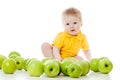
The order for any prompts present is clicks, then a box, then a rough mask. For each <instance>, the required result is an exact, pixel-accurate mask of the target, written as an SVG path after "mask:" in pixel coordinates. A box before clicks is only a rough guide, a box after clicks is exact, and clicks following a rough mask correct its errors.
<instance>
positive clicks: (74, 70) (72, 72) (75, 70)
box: [67, 63, 82, 78]
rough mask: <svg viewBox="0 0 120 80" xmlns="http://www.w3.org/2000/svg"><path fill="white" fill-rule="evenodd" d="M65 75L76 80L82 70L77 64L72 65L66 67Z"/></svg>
mask: <svg viewBox="0 0 120 80" xmlns="http://www.w3.org/2000/svg"><path fill="white" fill-rule="evenodd" d="M67 73H68V75H69V76H70V77H72V78H78V77H79V76H80V75H81V74H82V70H81V67H80V65H79V64H77V63H72V64H70V65H69V66H68V68H67Z"/></svg>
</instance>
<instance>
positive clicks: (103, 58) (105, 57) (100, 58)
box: [100, 57, 108, 59]
mask: <svg viewBox="0 0 120 80" xmlns="http://www.w3.org/2000/svg"><path fill="white" fill-rule="evenodd" d="M100 59H108V57H101V58H100Z"/></svg>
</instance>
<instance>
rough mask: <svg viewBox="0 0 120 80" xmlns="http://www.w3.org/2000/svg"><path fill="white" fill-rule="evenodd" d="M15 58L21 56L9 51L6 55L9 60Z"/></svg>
mask: <svg viewBox="0 0 120 80" xmlns="http://www.w3.org/2000/svg"><path fill="white" fill-rule="evenodd" d="M17 56H21V55H20V53H18V52H16V51H11V52H10V53H9V55H8V57H9V58H11V57H12V58H14V59H15V58H16V57H17Z"/></svg>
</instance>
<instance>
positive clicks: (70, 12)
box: [63, 7, 82, 22]
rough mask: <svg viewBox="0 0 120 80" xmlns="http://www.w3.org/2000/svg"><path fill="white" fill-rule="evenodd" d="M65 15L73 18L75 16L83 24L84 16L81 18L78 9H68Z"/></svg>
mask: <svg viewBox="0 0 120 80" xmlns="http://www.w3.org/2000/svg"><path fill="white" fill-rule="evenodd" d="M65 15H72V16H75V17H77V18H78V19H79V20H80V21H81V22H82V16H81V12H80V11H79V10H78V9H76V8H73V7H72V8H68V9H66V10H65V11H64V12H63V17H64V16H65Z"/></svg>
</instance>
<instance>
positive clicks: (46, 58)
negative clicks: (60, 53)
mask: <svg viewBox="0 0 120 80" xmlns="http://www.w3.org/2000/svg"><path fill="white" fill-rule="evenodd" d="M51 59H52V58H49V57H45V58H44V59H42V62H43V63H45V62H46V61H47V60H51Z"/></svg>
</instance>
